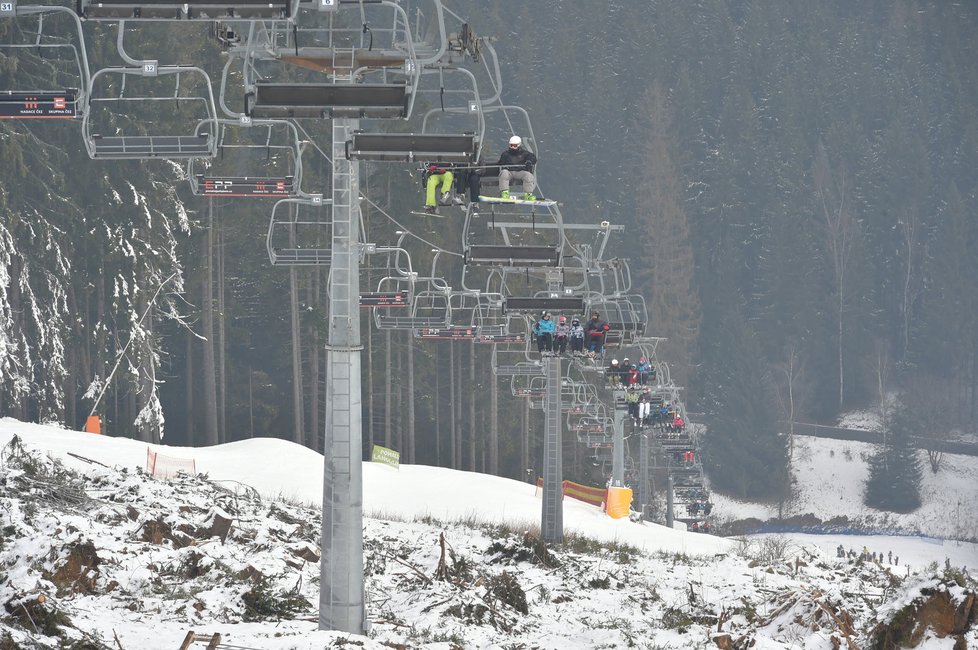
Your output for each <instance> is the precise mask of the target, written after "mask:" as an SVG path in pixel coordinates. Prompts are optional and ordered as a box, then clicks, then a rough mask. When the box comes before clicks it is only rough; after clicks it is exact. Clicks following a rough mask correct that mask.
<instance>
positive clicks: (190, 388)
mask: <svg viewBox="0 0 978 650" xmlns="http://www.w3.org/2000/svg"><path fill="white" fill-rule="evenodd" d="M184 340H185V341H186V348H187V350H186V353H185V354H186V357H187V369H186V372H185V376H184V385H185V386H186V397H185V400H186V403H185V404H184V414H185V415H186V418H187V425H186V426H187V446H188V447H194V446H196V443H197V440H196V437H197V432H196V431H195V429H194V418H195V417H196V415H197V412H196V402H195V401H194V335H193V334H192V333H191V332H190V330H187V333H186V337H185V339H184Z"/></svg>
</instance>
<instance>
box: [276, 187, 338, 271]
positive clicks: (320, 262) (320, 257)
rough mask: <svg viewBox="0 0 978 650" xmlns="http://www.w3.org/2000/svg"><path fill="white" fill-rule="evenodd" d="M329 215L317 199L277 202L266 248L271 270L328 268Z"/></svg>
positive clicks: (329, 258) (289, 199)
mask: <svg viewBox="0 0 978 650" xmlns="http://www.w3.org/2000/svg"><path fill="white" fill-rule="evenodd" d="M332 226H333V224H332V211H331V210H330V206H329V205H325V204H324V203H323V200H322V197H321V196H319V195H311V196H306V197H300V198H288V199H279V200H278V201H276V203H275V206H274V207H273V208H272V216H271V218H270V220H269V224H268V235H267V237H266V240H265V241H266V247H267V249H268V259H269V261H270V262H271V263H272V265H273V266H328V265H329V264H330V262H331V261H332V236H333V228H332Z"/></svg>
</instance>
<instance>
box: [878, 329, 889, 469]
mask: <svg viewBox="0 0 978 650" xmlns="http://www.w3.org/2000/svg"><path fill="white" fill-rule="evenodd" d="M884 346H885V343H882V342H880V343H878V344H877V350H876V387H877V391H878V392H879V400H880V406H879V408H880V433H882V434H883V450H884V451H883V474H884V475H887V474H888V473H889V468H888V467H887V465H888V459H889V457H890V454H889V453H887V452H886V439H887V435H888V434H889V432H890V424H889V422H888V421H887V419H888V418H887V416H888V415H889V413H888V411H887V407H886V385H887V375H888V374H889V363H888V361H887V358H886V351H885V349H884Z"/></svg>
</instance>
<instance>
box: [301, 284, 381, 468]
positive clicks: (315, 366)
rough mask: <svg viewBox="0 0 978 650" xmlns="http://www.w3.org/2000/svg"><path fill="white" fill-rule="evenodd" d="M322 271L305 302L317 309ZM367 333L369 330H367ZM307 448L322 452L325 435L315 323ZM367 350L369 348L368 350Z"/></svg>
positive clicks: (310, 351)
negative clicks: (320, 414)
mask: <svg viewBox="0 0 978 650" xmlns="http://www.w3.org/2000/svg"><path fill="white" fill-rule="evenodd" d="M321 282H322V271H321V270H320V269H319V268H318V267H316V269H315V271H314V272H313V277H312V282H310V288H309V292H308V294H309V300H308V301H307V302H308V303H309V305H311V306H314V307H315V308H316V309H319V308H320V307H321V306H322V301H321V300H320V297H321V296H320V291H321V290H322V284H321ZM367 331H369V328H368V330H367ZM309 341H310V346H311V348H310V350H309V448H310V449H314V450H316V451H321V450H322V445H321V444H320V441H321V440H322V439H323V438H324V436H325V433H324V432H321V431H320V430H319V427H320V426H321V425H320V421H319V411H320V408H321V406H320V404H319V395H320V393H319V387H320V378H321V377H322V371H321V368H320V364H321V355H322V350H321V349H320V348H321V347H322V345H321V344H320V339H319V330H318V328H317V326H316V323H312V324H311V325H310V326H309ZM368 349H369V348H368Z"/></svg>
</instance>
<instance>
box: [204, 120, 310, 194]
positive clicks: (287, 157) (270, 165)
mask: <svg viewBox="0 0 978 650" xmlns="http://www.w3.org/2000/svg"><path fill="white" fill-rule="evenodd" d="M242 170H244V171H246V172H253V173H248V175H246V176H241V175H239V174H240V173H241V171H242ZM187 175H188V177H189V179H190V187H191V189H192V190H193V192H194V194H196V195H198V196H222V197H244V198H258V199H260V198H273V197H274V198H282V197H289V196H298V195H299V193H300V189H299V188H300V186H301V182H302V156H301V152H300V150H299V144H298V137H297V135H296V133H295V126H294V125H293V124H291V123H289V122H285V121H280V122H274V121H266V122H254V123H252V124H250V125H248V126H241V125H240V124H239V122H237V121H234V122H231V121H230V120H220V137H219V142H218V151H217V156H216V157H215V158H214V159H213V160H210V161H207V162H201V161H199V160H193V159H192V160H191V161H190V163H189V164H188V168H187Z"/></svg>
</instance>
